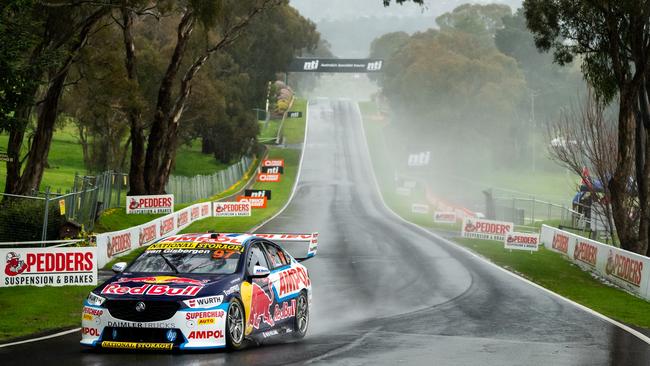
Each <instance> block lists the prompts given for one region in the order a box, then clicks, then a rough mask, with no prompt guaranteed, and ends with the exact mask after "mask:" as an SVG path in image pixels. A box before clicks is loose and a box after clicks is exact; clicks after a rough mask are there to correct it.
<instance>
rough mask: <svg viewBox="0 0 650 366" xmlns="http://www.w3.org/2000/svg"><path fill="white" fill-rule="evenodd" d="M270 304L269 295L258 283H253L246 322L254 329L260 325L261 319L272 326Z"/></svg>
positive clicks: (271, 302)
mask: <svg viewBox="0 0 650 366" xmlns="http://www.w3.org/2000/svg"><path fill="white" fill-rule="evenodd" d="M271 305H273V299H271V297H270V296H269V295H267V294H266V292H264V290H263V289H262V288H261V287H260V286H259V285H258V284H256V283H254V284H253V293H252V297H251V310H250V316H249V317H248V323H249V324H250V325H252V326H253V328H255V329H258V328H259V327H260V322H261V321H262V320H264V322H265V323H266V324H268V325H270V326H274V325H275V321H273V318H272V317H271V310H270V309H271Z"/></svg>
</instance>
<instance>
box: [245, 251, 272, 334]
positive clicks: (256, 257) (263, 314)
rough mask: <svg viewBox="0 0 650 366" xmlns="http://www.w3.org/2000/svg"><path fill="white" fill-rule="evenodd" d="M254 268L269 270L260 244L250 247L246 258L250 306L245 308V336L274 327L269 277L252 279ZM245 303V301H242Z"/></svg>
mask: <svg viewBox="0 0 650 366" xmlns="http://www.w3.org/2000/svg"><path fill="white" fill-rule="evenodd" d="M255 266H262V267H266V268H269V269H270V267H269V261H268V259H267V257H266V253H265V251H264V249H263V248H262V245H261V243H260V242H255V243H253V244H251V245H250V248H249V251H248V254H247V257H246V274H247V276H246V277H247V279H248V281H247V282H249V283H250V286H251V290H250V304H249V305H248V306H246V305H247V304H244V306H245V307H246V308H247V309H246V310H247V314H248V316H247V324H246V330H247V331H246V334H251V333H253V334H254V333H259V332H263V331H265V330H268V329H270V328H272V327H273V326H275V321H274V320H273V316H272V311H273V305H274V303H275V300H274V296H273V290H272V286H271V285H270V281H269V277H262V278H252V277H251V276H250V275H251V274H252V273H254V268H255ZM244 301H246V300H244Z"/></svg>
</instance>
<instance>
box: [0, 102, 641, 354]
mask: <svg viewBox="0 0 650 366" xmlns="http://www.w3.org/2000/svg"><path fill="white" fill-rule="evenodd" d="M360 118H361V117H360V115H359V113H358V108H357V107H356V105H355V104H354V103H353V102H350V101H345V100H329V99H317V100H314V101H312V102H310V107H309V128H308V137H307V143H306V147H305V152H304V154H305V155H304V162H303V165H302V172H301V176H300V181H299V184H298V186H297V191H296V194H295V196H294V198H293V200H292V201H291V203H290V205H289V206H288V208H287V209H286V210H285V211H284V212H283V213H282V214H281V215H280V216H278V217H277V218H276V219H274V220H272V221H271V222H270V223H268V224H267V225H265V226H264V227H262V228H261V229H260V230H259V231H260V232H282V231H288V232H311V231H319V232H320V238H319V251H318V256H317V257H316V258H315V259H312V260H310V261H308V262H306V265H307V266H308V268H309V272H310V275H311V278H312V280H313V288H314V305H313V308H312V309H311V326H310V331H309V333H308V335H307V337H306V338H305V339H304V340H302V341H300V342H295V343H276V344H267V345H263V346H261V347H252V348H250V349H247V350H245V351H241V352H236V353H227V352H221V351H220V352H206V353H191V354H134V353H130V352H123V353H122V352H111V353H98V352H92V351H87V350H82V349H81V348H80V346H79V345H78V341H79V336H78V335H77V334H71V335H67V336H63V337H57V338H53V339H49V340H45V341H40V342H36V343H29V344H24V345H19V346H14V347H7V348H0V357H2V359H3V360H5V361H6V363H7V364H11V365H21V366H27V365H43V364H52V365H121V366H122V365H128V364H136V363H137V364H138V365H156V366H163V365H174V366H180V365H222V364H223V365H226V364H227V365H286V364H345V365H377V364H386V365H394V364H398V363H400V364H406V365H499V366H503V365H648V364H650V361H649V360H650V347H649V346H648V344H646V343H644V342H643V341H641V340H639V339H638V338H636V337H635V336H633V335H631V334H629V333H627V332H625V331H623V330H621V329H619V328H618V327H615V326H613V325H611V324H610V323H608V322H606V321H604V320H601V319H600V318H597V317H596V316H594V315H591V314H589V313H587V312H585V311H582V310H580V309H578V308H577V307H575V306H573V305H571V304H569V303H567V302H565V301H563V300H560V299H558V298H556V297H553V296H551V295H549V294H547V293H546V292H544V291H542V290H540V289H537V288H535V287H532V286H530V285H528V284H527V283H525V282H523V281H520V280H518V279H516V278H514V277H512V276H511V275H509V274H507V273H504V272H503V271H501V270H499V269H496V268H495V267H494V266H491V265H489V264H487V263H485V262H484V261H481V260H479V259H477V258H475V257H474V256H472V255H469V254H468V253H467V252H465V251H464V250H461V249H459V248H458V247H456V246H454V245H453V244H450V243H448V242H446V241H445V240H443V239H440V238H437V237H435V236H432V235H428V234H427V233H425V232H423V231H421V230H418V229H416V228H414V227H412V226H411V225H409V224H406V223H404V222H402V221H400V220H398V219H397V218H396V217H395V216H394V215H393V214H392V213H391V212H389V211H388V210H387V209H386V208H385V207H384V206H383V204H382V203H381V200H380V197H379V193H378V191H377V189H376V187H375V184H374V179H373V173H372V170H371V169H372V168H371V164H370V162H369V157H368V153H367V149H366V145H365V140H364V136H363V132H362V125H361V121H360ZM44 311H47V309H44Z"/></svg>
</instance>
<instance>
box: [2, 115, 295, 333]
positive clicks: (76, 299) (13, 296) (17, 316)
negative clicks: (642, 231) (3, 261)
mask: <svg viewBox="0 0 650 366" xmlns="http://www.w3.org/2000/svg"><path fill="white" fill-rule="evenodd" d="M303 108H304V104H303ZM302 121H303V122H304V119H302ZM291 129H292V130H293V129H295V130H301V129H302V131H304V126H303V127H302V128H301V127H300V126H292V127H291ZM292 133H295V132H292ZM303 133H304V132H303ZM299 142H302V137H301V139H300V141H299ZM269 157H270V158H278V159H284V161H285V173H284V175H283V176H282V180H281V182H279V183H255V184H254V186H253V187H254V188H259V189H271V190H272V191H273V199H272V200H270V201H269V202H268V205H267V208H266V209H258V210H254V211H253V216H251V217H245V218H207V219H204V220H201V221H197V222H195V223H193V224H192V225H190V226H189V227H187V228H186V229H185V230H183V232H205V231H208V230H216V231H221V232H246V231H248V230H250V229H251V228H252V227H254V226H256V225H258V224H260V223H261V222H263V221H264V220H266V219H267V218H269V217H271V216H272V215H274V214H275V213H277V212H278V211H279V210H280V208H281V207H283V206H284V205H285V203H286V202H287V200H288V199H289V196H290V195H291V191H292V188H293V185H294V182H295V180H296V177H297V173H298V172H297V171H298V164H299V160H300V150H296V149H281V148H277V147H274V148H271V149H270V151H269ZM256 166H257V164H253V167H256ZM253 172H254V168H252V169H251V171H249V173H248V174H247V176H246V177H244V179H242V181H240V182H239V183H238V185H236V186H233V187H231V188H230V189H229V190H228V191H227V192H223V193H221V194H219V195H217V196H215V197H209V198H206V199H205V201H208V200H217V199H219V198H222V197H226V196H229V195H232V194H234V193H235V192H236V191H238V190H239V189H241V188H242V185H244V184H245V182H247V181H248V176H249V175H250V174H252V173H253ZM188 205H189V204H185V205H177V206H176V209H180V208H182V207H185V206H188ZM123 211H124V210H123V209H122V210H112V211H110V212H109V213H108V215H105V216H103V217H102V219H101V221H100V224H99V225H98V227H103V228H110V229H112V230H113V229H115V230H116V229H121V228H127V227H130V226H134V225H137V224H140V223H144V222H146V221H148V220H151V219H153V218H155V217H157V216H159V215H131V216H126V214H124V213H123ZM142 250H143V249H139V250H135V251H133V252H131V253H129V254H127V255H125V256H122V257H119V258H116V259H115V260H113V261H112V262H111V263H109V264H108V265H107V266H106V267H105V268H110V267H111V266H112V265H113V264H114V263H115V262H118V261H127V262H128V261H131V260H133V259H134V258H135V257H136V256H137V255H139V254H140V253H141V252H142ZM91 289H92V287H44V288H37V287H12V288H0V309H2V316H0V340H8V339H11V338H15V337H20V336H25V335H28V334H33V333H36V332H42V331H45V330H53V329H60V328H66V327H78V326H79V322H80V317H81V315H80V312H81V307H82V302H83V299H84V298H85V297H86V296H87V295H88V292H89V291H90V290H91ZM52 299H57V300H56V301H52Z"/></svg>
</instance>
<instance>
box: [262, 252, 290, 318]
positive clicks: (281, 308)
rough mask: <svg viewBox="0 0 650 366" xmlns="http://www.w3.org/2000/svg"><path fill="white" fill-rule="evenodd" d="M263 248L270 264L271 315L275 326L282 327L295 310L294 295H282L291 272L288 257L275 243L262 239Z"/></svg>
mask: <svg viewBox="0 0 650 366" xmlns="http://www.w3.org/2000/svg"><path fill="white" fill-rule="evenodd" d="M262 245H263V248H264V250H265V251H266V254H267V257H268V259H269V264H270V265H271V268H270V269H271V272H272V273H271V275H270V276H269V283H270V285H271V286H272V291H273V299H274V302H275V303H274V305H273V311H271V316H272V317H273V321H274V322H275V323H276V326H279V327H283V326H286V325H287V324H290V323H291V320H292V318H293V317H295V315H296V312H295V309H296V299H295V296H291V295H289V296H283V290H286V288H287V282H288V281H287V276H288V275H289V274H290V273H291V262H290V261H291V260H290V259H289V258H290V257H289V256H288V255H287V254H286V253H285V252H284V251H283V250H282V249H281V248H280V247H278V246H277V245H276V244H274V243H271V242H267V241H264V242H263V244H262Z"/></svg>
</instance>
